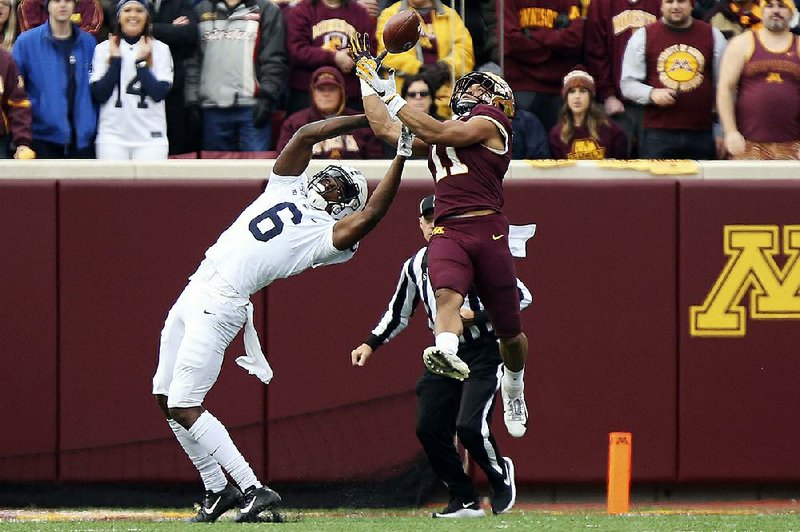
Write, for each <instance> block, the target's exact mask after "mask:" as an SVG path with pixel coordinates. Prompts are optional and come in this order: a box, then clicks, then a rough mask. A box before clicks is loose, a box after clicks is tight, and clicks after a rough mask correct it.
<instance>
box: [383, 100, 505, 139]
mask: <svg viewBox="0 0 800 532" xmlns="http://www.w3.org/2000/svg"><path fill="white" fill-rule="evenodd" d="M397 117H398V118H400V120H401V121H402V122H403V123H404V124H405V125H406V126H408V129H410V130H411V131H412V132H413V133H414V134H415V135H417V136H418V137H419V138H421V139H422V140H423V141H424V142H426V143H427V144H441V145H443V146H452V147H454V148H460V147H462V146H470V145H472V144H489V143H490V142H492V141H494V142H492V143H493V144H497V143H499V146H492V147H496V148H502V147H503V146H504V144H505V143H504V142H503V139H502V137H501V135H500V131H499V130H498V129H497V126H495V125H494V123H492V122H490V121H488V120H484V119H482V118H478V119H471V120H468V121H466V122H461V121H460V120H447V121H446V122H439V121H438V120H436V119H435V118H432V117H431V116H430V115H427V114H425V113H422V112H420V111H417V110H416V109H412V108H411V107H409V106H408V105H404V106H403V107H402V108H401V109H400V111H398V113H397Z"/></svg>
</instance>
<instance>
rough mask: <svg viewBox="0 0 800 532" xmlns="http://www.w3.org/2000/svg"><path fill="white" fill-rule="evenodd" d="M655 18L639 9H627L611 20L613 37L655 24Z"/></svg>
mask: <svg viewBox="0 0 800 532" xmlns="http://www.w3.org/2000/svg"><path fill="white" fill-rule="evenodd" d="M656 20H658V19H656V16H655V15H653V14H652V13H648V12H647V11H642V10H641V9H628V10H627V11H623V12H622V13H619V14H618V15H614V17H613V18H612V19H611V27H612V28H613V31H614V35H619V34H620V33H622V32H624V31H626V30H636V29H639V28H643V27H645V26H647V25H648V24H651V23H653V22H655V21H656Z"/></svg>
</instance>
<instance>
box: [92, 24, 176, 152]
mask: <svg viewBox="0 0 800 532" xmlns="http://www.w3.org/2000/svg"><path fill="white" fill-rule="evenodd" d="M138 46H139V43H135V44H128V43H127V42H125V40H124V39H122V40H121V41H120V44H119V50H120V55H121V56H122V64H121V66H120V84H119V85H118V86H117V87H115V88H114V92H112V93H111V97H110V98H109V99H108V100H107V101H106V102H104V103H103V104H102V105H101V106H100V114H99V118H98V121H97V142H98V143H105V142H109V143H113V144H121V145H123V146H129V147H133V146H141V145H144V144H149V145H153V144H164V145H165V144H167V143H168V141H167V115H166V111H165V107H164V100H161V101H160V102H156V101H154V100H153V99H152V98H150V97H149V96H145V98H144V101H142V98H141V88H142V86H141V82H140V81H139V78H138V76H137V74H136V50H137V48H138ZM108 48H109V44H108V40H105V41H103V42H101V43H99V44H98V45H97V47H96V48H95V50H94V59H93V61H92V75H91V78H90V81H92V82H93V81H97V80H99V79H100V78H102V77H103V75H105V73H106V71H108V64H109V57H110V55H109V50H108ZM152 57H153V64H152V66H151V67H150V70H151V71H152V73H153V76H154V77H155V78H156V79H157V80H158V81H168V82H169V83H170V84H171V83H172V77H173V64H172V53H171V52H170V50H169V46H167V45H166V44H164V43H163V42H161V41H159V40H157V39H153V52H152ZM120 93H121V94H120ZM118 100H119V102H120V103H121V106H120V107H117V101H118Z"/></svg>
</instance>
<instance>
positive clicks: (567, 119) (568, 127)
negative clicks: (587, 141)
mask: <svg viewBox="0 0 800 532" xmlns="http://www.w3.org/2000/svg"><path fill="white" fill-rule="evenodd" d="M559 118H560V121H561V125H562V127H561V137H560V138H561V142H563V143H564V144H569V143H570V142H572V140H573V138H572V137H573V136H574V135H575V119H574V118H573V114H572V109H570V108H569V105H567V104H566V103H565V104H564V105H562V106H561V110H560V111H559ZM583 125H585V126H586V128H587V129H588V130H589V136H591V137H592V138H593V139H595V140H599V138H600V135H599V134H598V130H599V129H600V128H601V127H605V126H606V125H608V116H607V115H606V112H605V109H603V107H602V106H601V105H600V104H599V103H597V102H596V101H594V100H590V101H589V108H588V109H587V110H586V116H585V117H584V119H583Z"/></svg>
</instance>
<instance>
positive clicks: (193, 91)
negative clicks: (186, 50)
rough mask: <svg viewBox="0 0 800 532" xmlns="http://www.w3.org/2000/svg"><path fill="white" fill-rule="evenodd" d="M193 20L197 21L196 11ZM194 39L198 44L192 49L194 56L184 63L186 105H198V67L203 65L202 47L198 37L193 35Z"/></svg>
mask: <svg viewBox="0 0 800 532" xmlns="http://www.w3.org/2000/svg"><path fill="white" fill-rule="evenodd" d="M193 18H194V19H197V11H194V12H193ZM198 31H199V30H198ZM195 38H196V39H197V41H198V42H197V46H195V48H194V54H193V55H192V56H190V57H188V58H187V59H186V60H185V61H184V68H185V69H186V78H185V79H184V86H183V96H184V100H185V101H186V105H198V104H199V103H200V65H202V64H203V47H202V45H201V43H200V42H199V41H200V39H199V37H198V35H195Z"/></svg>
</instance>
